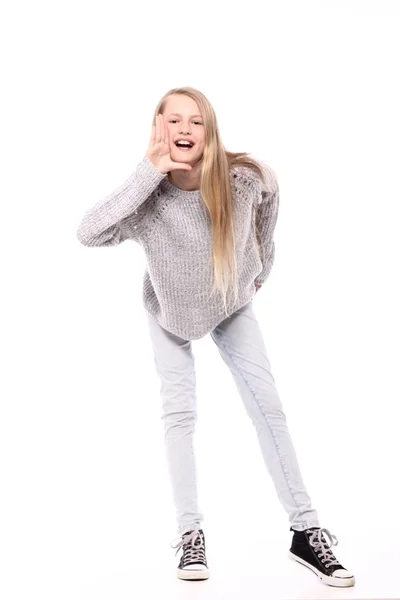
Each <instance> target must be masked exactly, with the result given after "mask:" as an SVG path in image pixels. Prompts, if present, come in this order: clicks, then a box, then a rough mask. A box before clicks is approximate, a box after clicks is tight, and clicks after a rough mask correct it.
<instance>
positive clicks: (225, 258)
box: [153, 87, 273, 316]
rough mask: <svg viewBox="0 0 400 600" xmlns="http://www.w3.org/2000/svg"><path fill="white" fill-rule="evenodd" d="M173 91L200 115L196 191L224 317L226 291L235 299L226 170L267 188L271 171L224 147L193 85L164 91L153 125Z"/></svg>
mask: <svg viewBox="0 0 400 600" xmlns="http://www.w3.org/2000/svg"><path fill="white" fill-rule="evenodd" d="M177 94H183V95H186V96H189V98H192V99H193V100H194V101H195V102H196V103H197V105H198V107H199V110H200V113H201V114H202V116H203V123H204V127H205V148H204V153H203V158H202V170H201V183H200V193H201V196H202V199H203V201H204V203H205V205H206V207H207V210H208V214H209V216H210V219H211V226H212V239H213V264H214V283H213V287H212V291H211V296H212V295H213V294H214V293H217V292H220V293H221V295H222V298H223V303H224V308H225V313H226V316H229V314H228V310H227V295H228V293H229V294H230V293H232V292H233V295H234V300H233V301H234V303H236V302H237V299H238V276H237V263H236V251H235V232H234V220H233V208H234V206H233V199H232V190H231V184H230V169H231V168H232V167H238V166H239V167H247V168H249V169H251V170H252V172H253V173H256V175H257V176H258V177H259V178H260V179H261V181H262V182H263V184H264V188H263V189H266V188H268V184H269V180H271V175H272V176H273V171H272V170H271V169H270V168H269V167H268V166H267V165H266V164H265V163H261V162H260V163H259V162H258V161H256V160H255V159H253V158H251V157H250V156H249V153H247V152H229V151H228V150H225V147H224V145H223V143H222V141H221V137H220V133H219V130H218V124H217V118H216V115H215V112H214V109H213V107H212V106H211V104H210V102H209V100H208V99H207V98H206V97H205V95H204V94H202V93H201V92H200V91H199V90H197V89H195V88H192V87H179V88H173V89H171V90H169V91H168V92H166V94H164V96H163V97H162V98H161V100H160V101H159V103H158V104H157V107H156V109H155V111H154V118H153V124H154V125H155V122H156V116H157V115H158V114H159V113H161V114H162V113H163V111H164V109H165V105H166V102H167V100H168V98H169V97H170V96H172V95H177ZM256 238H257V242H258V245H259V247H260V244H261V240H260V236H259V232H258V231H257V228H256ZM211 296H210V298H211Z"/></svg>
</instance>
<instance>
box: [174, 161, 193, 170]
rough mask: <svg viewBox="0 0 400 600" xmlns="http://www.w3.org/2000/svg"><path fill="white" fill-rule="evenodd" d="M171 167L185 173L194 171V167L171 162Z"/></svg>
mask: <svg viewBox="0 0 400 600" xmlns="http://www.w3.org/2000/svg"><path fill="white" fill-rule="evenodd" d="M171 165H172V166H173V167H175V168H176V169H182V170H183V171H191V170H192V167H191V166H190V165H188V164H186V163H177V162H171Z"/></svg>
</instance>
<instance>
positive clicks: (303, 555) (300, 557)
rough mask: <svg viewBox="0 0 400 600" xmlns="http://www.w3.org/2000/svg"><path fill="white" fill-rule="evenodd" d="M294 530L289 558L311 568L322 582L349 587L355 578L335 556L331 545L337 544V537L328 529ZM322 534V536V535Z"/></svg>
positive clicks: (291, 529)
mask: <svg viewBox="0 0 400 600" xmlns="http://www.w3.org/2000/svg"><path fill="white" fill-rule="evenodd" d="M290 531H294V534H293V539H292V546H291V548H290V550H289V558H291V559H292V560H295V561H296V562H298V563H300V564H301V565H304V566H305V567H307V568H308V569H311V571H313V572H314V573H315V574H316V575H317V577H319V578H320V579H321V580H322V581H323V583H326V584H327V585H332V586H334V587H350V586H352V585H354V584H355V582H356V580H355V577H354V575H353V574H352V573H350V572H349V571H348V570H347V569H345V568H344V567H343V565H341V564H340V563H339V561H338V560H337V559H336V558H335V556H334V554H333V552H332V550H331V549H330V547H331V546H337V543H338V541H337V538H336V537H335V536H334V535H332V534H331V533H330V532H329V531H328V529H321V528H320V527H310V528H309V529H305V530H304V531H296V530H295V529H293V527H291V528H290ZM323 536H324V537H323Z"/></svg>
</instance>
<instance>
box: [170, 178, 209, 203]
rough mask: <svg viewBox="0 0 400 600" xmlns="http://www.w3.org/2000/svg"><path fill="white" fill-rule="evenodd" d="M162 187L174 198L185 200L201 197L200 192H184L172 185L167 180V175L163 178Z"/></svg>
mask: <svg viewBox="0 0 400 600" xmlns="http://www.w3.org/2000/svg"><path fill="white" fill-rule="evenodd" d="M162 185H163V186H164V189H165V191H166V192H169V193H171V194H174V195H175V196H178V197H179V198H186V199H188V198H200V196H201V192H200V190H184V189H182V188H180V187H178V186H176V185H174V184H173V183H171V182H170V180H169V179H168V175H167V177H165V178H164V181H163V182H162Z"/></svg>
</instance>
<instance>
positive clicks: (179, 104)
mask: <svg viewBox="0 0 400 600" xmlns="http://www.w3.org/2000/svg"><path fill="white" fill-rule="evenodd" d="M163 118H164V123H165V125H166V127H167V128H168V133H169V139H170V150H171V159H172V160H173V161H176V162H184V163H189V164H192V163H196V162H198V161H199V160H200V159H201V157H202V155H203V151H204V147H205V131H204V120H203V117H202V116H201V114H200V110H199V107H198V105H197V102H195V101H194V100H193V99H192V98H189V97H188V96H185V95H183V94H176V95H173V96H170V97H169V98H168V100H167V102H166V105H165V108H164V112H163ZM180 138H184V139H187V140H190V141H191V142H192V143H193V146H192V147H191V148H186V147H184V148H179V147H177V146H176V142H177V140H179V139H180Z"/></svg>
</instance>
